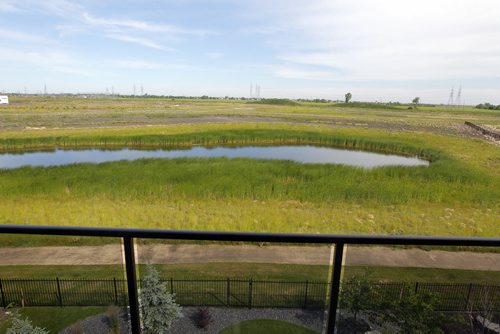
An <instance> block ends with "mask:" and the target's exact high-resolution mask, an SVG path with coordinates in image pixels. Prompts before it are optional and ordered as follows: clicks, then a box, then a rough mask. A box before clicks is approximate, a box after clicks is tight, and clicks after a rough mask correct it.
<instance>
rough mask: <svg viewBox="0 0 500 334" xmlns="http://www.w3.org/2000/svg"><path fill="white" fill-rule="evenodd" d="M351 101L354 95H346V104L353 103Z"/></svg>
mask: <svg viewBox="0 0 500 334" xmlns="http://www.w3.org/2000/svg"><path fill="white" fill-rule="evenodd" d="M351 99H352V94H351V93H347V94H345V103H349V101H351Z"/></svg>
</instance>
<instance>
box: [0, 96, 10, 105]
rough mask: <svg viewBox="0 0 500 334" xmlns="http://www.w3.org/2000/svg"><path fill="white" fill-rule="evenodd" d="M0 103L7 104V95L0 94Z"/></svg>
mask: <svg viewBox="0 0 500 334" xmlns="http://www.w3.org/2000/svg"><path fill="white" fill-rule="evenodd" d="M0 104H9V97H8V96H7V95H0Z"/></svg>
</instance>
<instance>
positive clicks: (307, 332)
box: [220, 319, 316, 334]
mask: <svg viewBox="0 0 500 334" xmlns="http://www.w3.org/2000/svg"><path fill="white" fill-rule="evenodd" d="M254 333H269V334H315V333H316V332H315V331H313V330H311V329H308V328H305V327H302V326H299V325H295V324H292V323H289V322H286V321H282V320H271V319H257V320H247V321H242V322H240V323H239V324H236V325H233V326H231V327H228V328H226V329H224V330H222V331H221V332H220V334H254Z"/></svg>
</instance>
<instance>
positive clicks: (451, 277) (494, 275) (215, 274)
mask: <svg viewBox="0 0 500 334" xmlns="http://www.w3.org/2000/svg"><path fill="white" fill-rule="evenodd" d="M155 267H156V268H157V269H158V270H159V272H160V273H161V275H162V277H163V278H166V279H167V278H174V279H226V278H231V279H250V278H252V279H254V280H273V281H306V280H309V281H316V282H326V281H328V275H329V270H330V269H329V267H328V266H322V265H293V264H270V263H233V262H218V263H191V264H163V265H155ZM144 271H145V265H140V266H139V270H138V272H139V273H141V272H144ZM365 272H367V273H368V274H369V277H370V280H372V281H374V282H426V283H444V282H446V283H475V284H498V285H500V271H479V270H458V269H435V268H411V267H361V266H346V267H344V276H343V278H344V279H349V278H350V277H352V276H354V275H360V274H363V273H365ZM56 277H59V278H61V279H113V278H116V279H123V278H124V268H123V267H122V266H118V265H93V266H82V265H80V266H77V265H74V266H64V265H59V266H0V279H13V278H17V279H20V278H21V279H44V278H46V279H55V278H56ZM139 277H140V275H139Z"/></svg>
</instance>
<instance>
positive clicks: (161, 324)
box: [139, 267, 182, 334]
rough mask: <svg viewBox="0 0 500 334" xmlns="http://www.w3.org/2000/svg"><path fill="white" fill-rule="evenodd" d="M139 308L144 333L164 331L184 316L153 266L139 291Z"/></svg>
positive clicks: (155, 333) (156, 333)
mask: <svg viewBox="0 0 500 334" xmlns="http://www.w3.org/2000/svg"><path fill="white" fill-rule="evenodd" d="M139 310H140V313H141V320H142V333H146V334H159V333H164V332H165V331H166V330H167V329H169V328H170V327H171V326H172V324H173V323H174V322H175V321H176V320H177V319H179V318H181V317H182V307H181V306H180V305H179V304H177V303H176V302H175V295H174V294H171V293H169V292H168V291H167V288H166V286H165V285H163V284H162V283H161V282H160V275H159V273H158V271H157V270H156V269H154V268H153V267H149V268H148V273H147V275H146V277H144V280H143V283H142V287H141V290H140V292H139Z"/></svg>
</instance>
